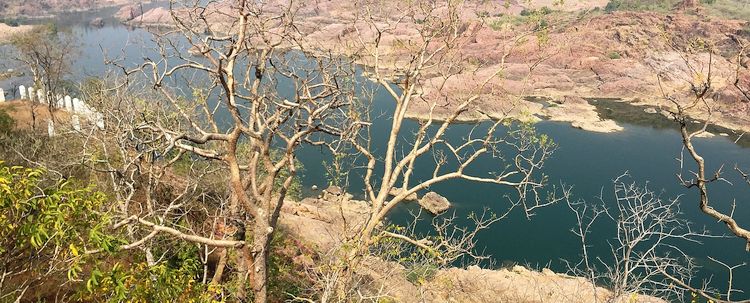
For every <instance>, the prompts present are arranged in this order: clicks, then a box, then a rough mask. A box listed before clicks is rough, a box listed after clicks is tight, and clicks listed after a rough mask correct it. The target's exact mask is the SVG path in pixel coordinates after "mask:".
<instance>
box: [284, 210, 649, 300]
mask: <svg viewBox="0 0 750 303" xmlns="http://www.w3.org/2000/svg"><path fill="white" fill-rule="evenodd" d="M367 211H368V208H367V206H366V204H365V202H363V201H356V200H350V199H348V198H347V197H345V196H332V195H331V196H329V197H327V198H325V199H305V200H303V201H301V202H299V203H297V202H291V201H289V202H286V203H285V205H284V209H283V211H282V214H281V220H280V222H281V226H282V228H284V230H285V231H287V232H288V233H289V234H290V236H291V237H294V238H295V241H296V242H297V243H305V244H306V245H308V246H310V247H312V248H313V249H314V250H315V251H317V252H319V253H320V254H321V255H323V256H324V257H322V258H325V256H326V255H335V253H332V252H334V251H336V250H338V249H341V245H342V243H343V241H345V240H346V239H347V237H350V236H351V235H352V233H353V232H355V231H356V230H358V228H359V227H361V224H362V223H363V222H364V220H365V218H366V215H367ZM307 258H309V257H307ZM295 260H297V261H298V262H300V263H308V264H310V265H313V264H312V263H313V261H312V260H309V259H307V261H305V260H306V257H305V256H302V255H300V256H297V257H296V258H295ZM325 261H326V260H324V259H323V260H319V262H325ZM363 264H364V265H363V266H362V267H361V268H359V269H358V270H357V273H358V274H359V275H361V276H362V281H366V283H368V284H366V285H365V287H364V288H365V290H364V291H370V292H371V295H374V294H378V295H381V296H385V297H386V298H391V299H394V300H395V301H396V302H415V303H416V302H465V303H469V302H517V303H525V302H529V303H530V302H535V303H544V302H549V303H552V302H554V303H568V302H569V303H574V302H575V303H581V302H604V301H605V299H607V298H609V297H611V295H612V294H611V292H610V291H609V290H607V289H604V288H601V287H594V286H592V285H591V284H590V283H589V282H587V281H586V279H583V278H580V277H573V276H569V275H566V274H558V273H554V272H552V271H551V270H549V269H544V270H542V271H541V272H537V271H532V270H528V269H526V268H524V267H522V266H514V267H513V268H504V269H499V270H489V269H481V268H479V267H476V266H472V267H469V268H466V269H463V268H445V269H440V270H437V271H436V272H435V273H434V275H432V276H431V277H430V278H428V279H425V280H424V281H419V282H418V283H413V282H410V281H409V279H407V272H408V271H407V269H406V268H404V267H403V266H401V265H399V264H397V263H394V262H387V261H383V260H382V259H378V258H376V257H371V258H368V259H367V260H365V261H364V262H363ZM318 265H319V264H318ZM362 295H368V294H367V293H363V294H362ZM609 302H630V303H637V302H642V303H647V302H648V303H664V301H662V300H659V299H656V298H653V297H648V296H636V295H628V296H624V297H622V298H616V299H614V300H612V301H609Z"/></svg>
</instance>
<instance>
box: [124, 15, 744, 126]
mask: <svg viewBox="0 0 750 303" xmlns="http://www.w3.org/2000/svg"><path fill="white" fill-rule="evenodd" d="M584 4H585V5H584ZM584 4H577V5H575V6H573V7H570V8H566V7H565V6H550V8H547V10H545V13H538V14H539V16H536V17H534V18H532V17H529V16H523V15H522V14H520V11H522V10H526V11H527V12H528V11H534V10H541V8H540V7H542V8H543V7H545V6H542V5H540V4H538V3H537V4H534V5H531V4H528V5H521V4H514V5H511V6H510V7H503V6H501V5H497V4H496V3H490V4H486V3H480V2H477V1H469V2H467V4H466V5H465V7H464V9H462V10H461V15H460V16H459V17H460V18H461V28H460V29H459V30H460V33H459V39H458V40H457V43H456V44H457V45H459V48H458V49H457V51H458V54H457V55H456V57H457V58H460V60H459V61H456V62H450V63H449V64H453V65H455V67H456V68H455V69H456V70H459V71H458V72H456V73H454V74H453V75H451V76H450V77H445V75H442V72H443V71H442V70H440V68H438V67H435V68H433V69H427V70H425V71H424V79H425V80H424V81H423V82H422V83H420V84H419V85H420V87H421V89H420V91H421V92H422V94H421V96H420V97H421V98H419V99H420V100H415V101H414V102H413V103H412V104H411V106H410V108H409V109H408V116H409V117H412V118H416V119H426V118H427V117H428V116H431V117H432V118H433V119H437V120H440V119H445V118H446V117H447V116H449V115H450V113H451V112H452V108H454V107H455V106H456V105H457V104H458V103H460V102H461V101H462V100H464V99H463V98H464V97H466V96H470V95H473V94H479V95H480V99H479V100H477V101H476V102H475V103H474V104H473V105H472V106H471V107H470V108H469V109H468V110H467V111H466V112H465V113H463V114H462V115H461V116H460V117H459V120H460V121H463V122H468V121H478V120H487V119H503V118H514V119H519V120H529V121H533V120H536V119H540V118H546V119H549V120H552V121H566V122H571V124H572V125H573V126H574V127H578V128H581V129H584V130H590V131H597V132H614V131H618V130H621V129H622V127H620V126H619V125H617V123H615V122H613V121H612V120H607V119H602V118H601V117H599V116H598V114H597V113H596V111H595V108H594V106H592V105H590V104H586V103H585V102H580V100H581V99H585V98H616V99H621V100H623V101H624V102H631V103H634V104H639V105H641V104H645V105H648V106H652V107H657V108H661V109H662V110H667V109H671V108H673V106H674V105H673V104H672V103H671V102H668V101H666V99H665V98H664V94H667V95H669V96H672V97H675V98H676V99H677V100H678V101H679V102H681V103H683V104H687V103H689V102H692V98H691V86H690V83H692V82H693V81H694V80H695V79H696V77H697V76H700V75H701V74H705V73H706V71H708V69H709V65H710V69H711V77H712V90H711V91H710V93H709V101H710V102H712V106H713V107H714V108H713V110H714V113H713V115H712V116H711V121H712V123H715V124H717V125H719V126H722V127H726V128H729V129H733V130H738V131H742V132H748V131H750V103H749V101H750V100H747V98H746V97H745V96H743V94H742V93H741V91H739V90H738V89H737V88H736V87H735V85H734V84H735V82H736V83H737V84H738V85H739V86H741V87H750V76H748V75H750V72H748V70H747V68H746V67H745V66H743V65H739V66H738V65H737V64H736V61H737V57H736V56H737V54H739V51H740V47H739V43H738V41H744V40H746V39H747V38H749V37H750V32H748V31H747V27H748V22H747V21H742V20H727V19H719V18H716V17H713V16H708V15H705V14H701V12H700V10H696V12H697V13H696V12H694V11H693V10H690V11H689V12H688V11H686V10H685V9H683V10H676V11H674V12H669V13H657V12H645V11H642V12H614V13H607V14H604V13H602V12H601V10H599V9H596V8H597V7H600V6H601V5H602V3H600V2H586V3H584ZM401 6H402V4H399V3H396V2H395V1H386V2H384V3H383V4H382V6H381V7H380V8H381V10H380V11H379V12H378V15H377V16H376V21H375V23H373V24H366V23H365V22H362V21H359V22H355V17H354V16H356V11H357V9H358V7H357V6H356V5H355V4H352V3H348V2H347V3H344V2H342V1H328V2H323V3H316V4H310V5H301V6H300V7H299V8H297V11H296V12H297V14H298V18H297V20H296V22H297V29H298V30H299V35H300V36H299V37H298V38H299V42H300V46H301V47H303V48H305V49H307V50H315V51H320V52H329V51H330V52H333V53H335V54H340V55H352V54H359V55H360V56H359V58H358V62H359V63H361V64H363V65H364V66H369V67H373V66H374V65H375V62H374V57H373V56H372V55H371V54H370V53H368V51H369V52H371V51H372V50H374V49H375V45H374V44H372V43H371V42H369V41H375V40H376V39H375V37H376V35H378V33H377V32H376V31H375V30H374V29H373V27H372V25H377V26H382V28H387V29H385V30H384V29H381V33H380V34H381V37H380V40H379V44H378V45H377V51H378V53H379V54H380V55H379V59H378V63H377V64H378V66H379V67H380V69H379V72H380V73H381V74H383V75H385V76H384V78H389V79H390V78H398V68H397V67H398V66H406V65H407V64H408V61H409V60H410V58H411V57H410V55H411V54H412V53H413V50H412V47H410V46H409V45H410V44H409V43H405V41H420V40H421V37H420V33H419V31H418V30H417V29H418V28H419V27H420V26H419V24H418V23H419V21H418V20H419V19H418V18H416V19H415V18H406V19H403V20H399V22H398V23H395V21H394V20H393V19H392V18H395V17H393V16H399V15H402V14H403V13H401V11H402V10H403V11H406V10H407V9H408V8H403V7H401ZM228 9H231V8H229V7H227V6H222V5H215V6H213V7H212V10H213V11H214V12H213V13H212V14H206V15H207V19H208V20H209V21H211V22H210V24H212V26H215V27H217V28H221V27H222V26H223V25H221V24H222V23H227V21H226V19H224V20H223V21H222V20H220V19H221V18H219V17H220V16H226V15H225V14H224V13H226V10H228ZM274 9H275V10H278V11H280V10H281V8H280V7H278V6H277V7H271V8H270V9H269V11H271V12H274ZM437 11H440V10H437ZM571 11H573V12H571ZM222 12H224V13H222ZM190 14H191V13H190V11H189V10H186V9H183V10H181V11H179V12H178V13H177V14H176V15H177V16H189V15H190ZM414 14H417V13H414ZM169 17H170V16H169V13H168V11H167V10H165V9H154V10H152V11H149V12H146V13H145V14H144V15H143V16H142V17H139V18H137V22H132V21H131V22H130V23H129V24H130V25H137V26H160V27H163V26H165V25H168V24H167V22H165V20H171V18H169ZM212 18H213V19H212ZM214 19H215V20H214ZM539 20H544V22H543V26H540V24H542V23H540V22H541V21H539ZM134 21H135V20H134ZM392 22H393V23H392ZM389 26H390V28H389ZM519 33H521V34H519ZM519 35H522V36H525V37H524V38H523V39H521V40H519ZM362 41H368V42H364V43H363V42H362ZM417 44H418V43H417ZM707 45H712V46H713V47H714V49H713V51H714V55H713V56H710V55H709V54H708V52H707ZM365 50H366V51H365ZM740 59H742V60H745V59H746V58H740ZM498 71H499V74H500V76H497V77H491V75H493V74H494V73H497V72H498ZM704 76H705V75H704ZM487 78H491V79H490V80H489V81H487V82H486V83H485V81H484V80H485V79H487ZM738 78H739V79H738ZM528 96H541V97H545V98H549V99H551V100H553V101H554V102H555V103H556V106H553V107H540V106H538V105H537V104H535V103H534V102H528V101H526V100H525V98H527V97H528ZM571 100H572V102H570V101H571ZM435 102H437V103H438V106H437V107H436V108H435V110H434V111H432V112H430V108H432V106H431V105H432V104H433V103H435ZM688 114H689V115H690V116H691V117H692V118H694V119H698V120H705V119H707V118H708V117H707V116H706V114H705V112H704V111H703V110H702V109H699V110H695V111H692V112H689V113H688Z"/></svg>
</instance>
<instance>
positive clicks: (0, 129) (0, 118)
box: [0, 110, 16, 136]
mask: <svg viewBox="0 0 750 303" xmlns="http://www.w3.org/2000/svg"><path fill="white" fill-rule="evenodd" d="M15 127H16V120H13V117H11V116H10V115H8V113H7V112H5V111H4V110H0V136H3V135H8V134H10V133H11V132H12V131H13V129H14V128H15Z"/></svg>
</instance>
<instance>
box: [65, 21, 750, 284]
mask: <svg viewBox="0 0 750 303" xmlns="http://www.w3.org/2000/svg"><path fill="white" fill-rule="evenodd" d="M102 14H103V15H106V14H107V12H104V13H102ZM96 16H98V15H97V14H91V13H89V14H77V15H75V16H74V17H70V18H63V19H61V20H63V21H64V22H62V23H61V24H64V25H65V26H67V28H69V29H70V30H72V32H73V33H74V34H75V35H76V36H78V37H80V39H81V41H82V42H83V50H82V53H81V56H80V57H79V59H78V65H77V66H78V68H79V72H80V76H82V77H84V76H97V75H101V74H102V73H103V72H104V71H105V70H106V68H105V66H104V64H103V63H104V61H103V58H104V56H103V55H102V51H104V52H106V53H107V54H108V56H109V57H115V56H117V57H122V58H124V59H126V62H137V60H140V59H141V58H142V57H143V56H148V55H153V53H152V52H151V51H150V50H149V48H150V47H152V46H153V42H151V40H150V36H149V34H148V32H146V31H144V30H140V29H128V28H126V27H123V26H120V25H117V24H116V23H114V22H111V20H110V21H108V22H107V24H106V25H105V26H104V27H102V28H96V27H91V26H89V25H88V21H89V20H90V19H92V18H94V17H96ZM375 101H376V102H375V105H376V106H375V108H374V109H373V110H374V111H375V112H376V113H383V115H382V116H381V118H379V119H377V120H376V121H375V124H374V125H373V137H374V140H375V144H374V146H375V147H376V148H377V147H378V146H383V145H384V144H385V141H384V140H385V136H386V134H387V133H388V130H389V127H390V119H389V116H388V115H387V113H388V112H389V110H391V108H392V106H393V105H392V101H391V100H390V99H389V98H388V97H387V96H386V95H385V94H384V93H383V92H380V93H379V94H378V95H377V96H376V98H375ZM598 106H600V109H601V110H602V113H603V115H605V116H609V117H611V118H613V119H615V120H618V121H620V122H622V125H623V126H624V127H625V130H624V131H623V132H619V133H615V134H597V133H591V132H585V131H582V130H578V129H574V128H572V127H570V126H569V125H568V124H566V123H554V122H540V123H538V124H537V125H536V127H537V130H538V131H539V132H540V133H544V134H547V135H549V136H550V137H551V138H552V139H553V140H554V141H555V142H556V143H557V144H558V145H559V148H558V149H557V151H556V152H555V154H554V156H553V158H552V159H551V160H550V161H548V162H547V163H546V166H545V173H547V174H548V175H549V176H550V183H551V184H560V183H565V184H568V185H572V186H574V191H573V192H574V195H575V198H576V199H585V200H589V201H592V202H593V201H595V197H596V196H598V195H599V194H600V192H602V188H604V191H605V193H606V192H607V191H608V190H609V188H610V186H611V180H612V179H614V178H616V177H617V176H619V175H621V174H622V173H624V172H626V171H627V172H629V173H630V175H631V176H632V180H635V181H639V182H642V183H644V184H645V183H646V182H648V184H649V185H650V186H651V188H652V189H654V190H657V191H663V197H665V198H670V197H676V196H680V195H684V197H683V198H682V204H681V205H682V210H683V212H684V216H685V217H686V218H688V219H689V220H690V221H692V222H694V224H695V225H696V226H704V225H705V226H706V227H707V228H709V229H711V230H712V231H714V232H716V233H724V232H725V230H724V228H723V226H721V225H719V224H717V223H716V222H713V221H712V220H709V219H708V218H707V217H706V216H704V215H702V214H700V213H699V212H698V209H697V207H696V205H697V199H696V195H695V192H692V191H688V190H686V189H684V188H682V187H681V186H680V185H679V184H678V181H677V179H676V177H675V174H676V173H677V171H678V162H677V161H676V160H675V158H677V157H678V156H679V154H680V151H681V145H680V136H679V134H678V132H677V131H676V129H675V128H674V127H671V126H670V125H669V123H668V121H667V122H665V120H663V119H661V120H659V119H658V118H656V117H651V116H648V115H649V114H646V113H643V111H642V109H638V108H635V109H634V108H632V107H628V105H623V104H609V103H607V104H598ZM614 107H617V109H616V110H613V108H614ZM620 107H622V108H620ZM638 111H640V112H638ZM652 118H653V119H652ZM415 127H416V123H415V122H413V121H408V122H407V125H406V127H405V129H404V130H403V131H402V137H401V140H402V141H401V144H402V146H404V147H408V146H409V145H408V143H409V142H412V141H413V140H412V138H411V137H410V135H409V134H411V133H412V131H413V130H414V129H415ZM472 127H474V126H473V125H468V124H462V125H456V126H453V127H451V129H450V131H449V134H448V138H449V139H450V140H461V138H462V137H463V136H464V135H465V134H466V133H467V131H468V130H469V129H470V128H472ZM484 127H486V125H479V126H478V128H480V129H481V128H484ZM501 131H504V130H501ZM696 145H697V148H698V150H699V151H700V152H701V153H703V154H704V155H705V157H706V159H707V161H708V163H709V165H710V167H709V168H711V169H715V168H718V167H719V165H721V164H724V165H726V167H727V168H731V167H734V165H735V164H736V165H739V166H740V167H745V168H748V169H750V157H749V155H750V149H748V148H747V147H746V146H747V145H745V147H743V146H741V145H738V144H734V143H733V142H732V141H730V140H729V139H727V138H724V137H715V138H710V139H698V140H697V141H696ZM330 158H331V155H329V154H326V153H324V152H322V151H321V150H319V149H317V148H313V147H306V148H304V149H302V150H301V151H300V152H299V159H300V160H301V161H302V162H303V164H304V166H305V172H304V175H303V178H302V182H303V184H304V185H305V187H306V188H309V187H310V186H312V185H318V186H320V187H324V186H325V183H326V181H325V180H326V174H325V170H324V167H323V165H322V163H323V162H324V161H329V162H330ZM480 161H483V162H480V163H478V168H476V169H477V172H478V173H482V170H486V171H490V170H492V169H493V166H492V165H494V163H495V162H493V161H492V160H491V159H482V160H480ZM423 164H425V166H423V167H429V163H428V162H425V163H423ZM360 173H361V172H359V171H357V170H353V171H352V172H351V174H352V177H351V178H350V186H349V190H350V191H351V192H353V193H355V194H357V193H360V192H361V188H362V183H361V181H359V182H358V181H357V178H356V175H357V174H360ZM429 173H431V170H430V169H422V170H420V171H418V172H417V176H416V178H424V177H426V176H427V174H429ZM731 180H733V181H735V184H736V186H729V185H727V184H716V185H714V186H713V187H712V189H711V194H712V198H713V201H714V204H715V205H716V207H717V208H722V209H726V207H727V206H728V205H729V203H730V202H731V201H732V200H733V199H736V200H737V202H738V207H739V208H738V209H737V212H736V213H735V217H736V218H738V219H740V220H743V219H745V220H744V222H750V187H748V186H744V187H743V186H742V184H741V183H739V182H738V181H739V180H738V179H737V178H733V179H731ZM431 190H433V191H436V192H438V193H440V194H441V195H443V196H445V197H447V198H448V199H450V200H451V201H452V202H453V204H454V208H453V210H454V211H455V212H456V213H457V215H459V216H460V217H465V216H466V215H467V214H469V213H470V212H481V211H482V209H483V208H484V207H490V208H492V209H494V210H495V211H497V212H502V211H503V210H504V209H505V207H506V206H507V204H505V202H503V201H504V200H503V196H504V195H505V194H507V193H508V189H507V188H503V187H498V186H493V185H487V184H476V183H472V182H467V181H461V180H455V181H449V182H445V183H441V184H439V185H436V186H433V187H432V188H431ZM308 193H309V194H315V193H314V192H311V191H308ZM606 198H607V196H606V195H605V200H606V201H608V202H610V203H611V202H612V200H613V199H612V198H611V196H610V197H609V198H610V199H606ZM413 209H414V205H407V206H405V207H403V208H401V209H398V210H396V212H395V213H394V214H393V215H392V216H391V218H392V220H394V221H395V222H399V221H403V220H405V219H406V218H408V211H409V210H413ZM748 224H750V223H748ZM573 227H574V217H573V216H572V214H571V213H570V211H569V210H568V208H567V207H566V206H565V205H563V204H559V205H555V206H551V207H547V208H544V209H541V210H539V211H537V212H536V215H535V216H534V217H532V218H531V220H529V219H527V218H526V217H525V216H524V215H523V214H522V213H521V212H520V211H516V212H514V213H512V215H511V216H510V217H509V218H507V219H506V220H504V221H501V222H499V223H497V224H496V225H494V226H493V227H492V228H491V229H490V230H487V231H485V232H484V233H482V234H481V235H480V243H479V246H480V247H481V248H483V249H484V251H485V253H486V254H489V255H491V256H492V257H493V258H494V260H496V261H497V263H503V262H514V263H530V264H533V265H539V266H545V265H549V266H550V267H551V268H552V269H554V270H556V271H564V269H565V267H564V263H563V262H562V261H561V259H568V260H572V261H576V260H578V258H579V254H580V246H579V243H578V239H577V238H576V237H575V236H574V235H573V234H572V233H571V232H570V230H571V229H572V228H573ZM610 232H611V227H608V226H601V227H599V228H597V230H596V231H595V233H594V234H592V236H591V237H592V243H593V244H595V245H596V246H595V247H594V248H593V249H592V253H593V254H594V255H595V256H601V257H602V258H604V259H605V260H606V259H607V256H608V251H609V247H608V246H607V241H608V240H610V239H611V237H612V236H613V235H612V234H611V233H610ZM743 248H744V245H743V243H742V241H740V240H737V239H731V238H730V239H708V240H705V241H704V244H703V245H696V244H690V245H686V246H685V250H686V252H688V253H690V254H691V255H693V256H694V257H695V258H696V259H697V260H698V262H700V263H702V264H703V265H704V266H705V268H703V269H702V270H701V272H700V276H701V277H709V276H712V275H713V276H715V277H714V279H713V280H714V281H715V282H717V283H716V284H715V286H716V287H718V288H723V287H724V286H725V285H723V284H722V283H721V282H720V281H722V280H723V278H724V277H725V275H726V273H725V272H721V271H718V270H717V267H716V266H713V265H712V264H710V263H709V262H708V261H707V256H709V255H710V256H713V257H715V258H717V259H719V260H723V261H725V262H727V263H729V264H738V263H742V262H748V263H750V254H749V253H747V252H745V251H744V249H743ZM735 288H738V289H741V290H745V291H749V292H750V268H748V267H745V268H742V269H739V270H737V271H736V272H735Z"/></svg>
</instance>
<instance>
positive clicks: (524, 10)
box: [521, 8, 534, 17]
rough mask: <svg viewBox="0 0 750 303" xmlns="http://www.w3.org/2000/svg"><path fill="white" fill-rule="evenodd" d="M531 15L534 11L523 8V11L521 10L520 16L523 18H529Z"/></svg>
mask: <svg viewBox="0 0 750 303" xmlns="http://www.w3.org/2000/svg"><path fill="white" fill-rule="evenodd" d="M533 13H534V11H533V10H529V9H525V8H524V9H523V10H522V11H521V16H524V17H526V16H531V14H533Z"/></svg>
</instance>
